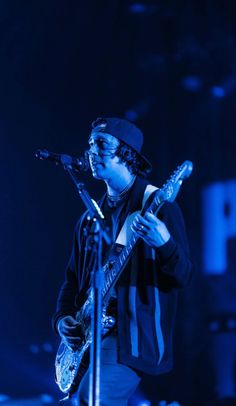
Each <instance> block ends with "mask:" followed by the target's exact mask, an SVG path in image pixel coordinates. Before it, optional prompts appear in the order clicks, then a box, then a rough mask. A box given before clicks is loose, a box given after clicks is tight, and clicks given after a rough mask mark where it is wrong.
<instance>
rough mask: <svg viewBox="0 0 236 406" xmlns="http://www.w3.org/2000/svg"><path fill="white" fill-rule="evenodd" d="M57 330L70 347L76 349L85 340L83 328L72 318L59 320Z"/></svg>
mask: <svg viewBox="0 0 236 406" xmlns="http://www.w3.org/2000/svg"><path fill="white" fill-rule="evenodd" d="M57 328H58V332H59V334H60V336H61V337H62V338H63V339H64V340H65V341H66V343H67V344H68V346H69V347H71V348H72V349H76V348H77V347H78V345H80V344H81V341H82V339H83V332H82V328H81V326H80V324H79V323H78V322H77V321H76V320H75V319H74V318H73V317H72V316H65V317H63V318H62V319H61V320H59V322H58V325H57Z"/></svg>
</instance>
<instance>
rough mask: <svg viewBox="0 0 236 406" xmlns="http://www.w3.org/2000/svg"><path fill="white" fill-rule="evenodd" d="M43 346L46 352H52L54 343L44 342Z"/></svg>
mask: <svg viewBox="0 0 236 406" xmlns="http://www.w3.org/2000/svg"><path fill="white" fill-rule="evenodd" d="M42 347H43V350H44V351H45V352H48V353H50V352H52V351H53V348H52V344H50V343H44V344H43V345H42Z"/></svg>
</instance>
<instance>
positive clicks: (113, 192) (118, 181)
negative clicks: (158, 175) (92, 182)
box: [106, 172, 135, 196]
mask: <svg viewBox="0 0 236 406" xmlns="http://www.w3.org/2000/svg"><path fill="white" fill-rule="evenodd" d="M134 178H135V176H134V175H133V174H131V173H130V172H127V174H126V175H125V176H124V174H123V175H122V176H120V177H119V176H117V177H116V178H115V179H114V178H112V179H109V180H107V181H106V185H107V193H108V195H109V196H118V195H119V194H120V193H122V192H123V191H124V190H125V189H126V188H128V186H129V185H132V183H133V180H134ZM127 190H128V189H127Z"/></svg>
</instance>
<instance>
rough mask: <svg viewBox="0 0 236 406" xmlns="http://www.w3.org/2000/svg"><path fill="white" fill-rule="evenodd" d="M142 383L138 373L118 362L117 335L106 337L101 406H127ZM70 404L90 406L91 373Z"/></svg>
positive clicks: (102, 368)
mask: <svg viewBox="0 0 236 406" xmlns="http://www.w3.org/2000/svg"><path fill="white" fill-rule="evenodd" d="M140 381H141V377H140V375H139V374H138V373H137V372H136V371H134V370H133V369H132V368H129V367H127V366H126V365H123V364H119V363H118V362H117V335H116V334H115V333H113V334H111V335H109V336H108V337H106V338H105V339H104V340H103V341H102V349H101V384H100V406H127V404H128V399H129V397H130V396H131V395H132V394H133V392H134V391H135V389H136V388H137V386H138V384H139V383H140ZM70 402H71V405H72V406H88V404H89V371H87V372H86V374H85V375H84V377H83V379H82V381H81V383H80V386H79V389H78V391H77V393H75V394H74V395H73V397H72V399H71V401H70Z"/></svg>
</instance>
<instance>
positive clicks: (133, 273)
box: [53, 178, 192, 374]
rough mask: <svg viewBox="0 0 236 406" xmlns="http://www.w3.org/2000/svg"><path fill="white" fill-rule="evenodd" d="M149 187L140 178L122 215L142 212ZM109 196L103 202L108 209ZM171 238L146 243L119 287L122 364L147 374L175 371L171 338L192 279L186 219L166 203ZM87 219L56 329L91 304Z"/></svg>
mask: <svg viewBox="0 0 236 406" xmlns="http://www.w3.org/2000/svg"><path fill="white" fill-rule="evenodd" d="M147 184H148V182H147V181H146V180H144V179H140V178H138V179H136V181H135V183H134V185H133V187H132V190H131V192H130V193H129V198H128V199H127V204H126V205H125V208H124V210H123V212H122V215H121V216H120V223H121V224H120V226H121V225H122V223H123V222H124V220H125V218H126V217H127V215H128V214H130V213H132V212H134V211H136V210H140V209H141V207H142V199H143V194H144V191H145V188H146V186H147ZM104 201H105V197H103V199H102V201H101V206H103V204H104ZM158 217H159V218H160V220H162V221H163V222H164V223H165V224H166V226H167V228H168V230H169V232H170V234H171V238H170V239H169V241H168V242H167V243H165V244H164V245H163V246H161V247H159V248H158V249H153V248H151V247H150V246H148V245H147V244H145V243H144V242H143V241H142V240H140V241H139V243H138V245H137V246H136V247H135V248H134V251H133V254H132V257H131V259H130V261H129V263H128V264H127V266H126V268H125V270H124V272H123V273H122V275H121V277H120V279H119V281H118V283H117V302H118V353H119V361H120V362H121V363H123V364H125V365H128V366H131V367H133V368H136V369H138V370H140V371H143V372H146V373H148V374H158V373H163V372H167V371H169V370H170V369H171V368H172V338H173V328H174V322H175V313H176V304H177V295H178V290H179V288H181V287H184V286H185V285H187V284H188V283H189V281H190V279H191V274H192V264H191V261H190V259H189V253H188V244H187V238H186V232H185V226H184V221H183V217H182V214H181V211H180V208H179V206H178V205H177V203H175V202H174V203H169V202H167V203H165V204H164V205H163V206H162V208H161V209H160V211H159V213H158ZM86 223H87V220H86V214H84V215H83V216H82V217H81V219H80V220H79V222H78V223H77V226H76V228H75V232H74V242H73V248H72V254H71V258H70V261H69V264H68V267H67V270H66V278H65V282H64V284H63V286H62V288H61V291H60V294H59V297H58V302H57V311H56V313H55V315H54V317H53V323H54V328H55V329H56V324H57V321H58V320H59V318H61V317H62V316H64V315H72V316H75V315H76V312H77V311H78V309H79V308H80V306H81V305H82V304H83V302H84V300H85V299H86V294H87V291H88V288H89V284H90V274H91V266H92V261H91V258H90V255H89V251H86V250H85V246H86V241H87V239H86V237H85V236H84V234H83V229H84V226H85V224H86Z"/></svg>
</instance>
